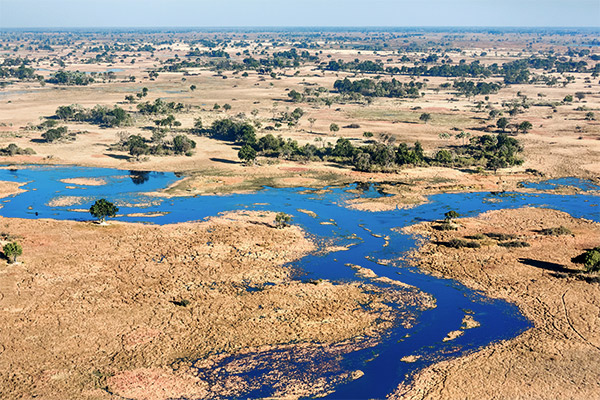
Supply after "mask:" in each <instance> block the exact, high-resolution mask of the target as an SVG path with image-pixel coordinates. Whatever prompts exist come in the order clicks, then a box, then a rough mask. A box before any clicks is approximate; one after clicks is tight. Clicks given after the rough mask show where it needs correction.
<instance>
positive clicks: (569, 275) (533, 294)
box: [391, 208, 600, 399]
mask: <svg viewBox="0 0 600 400" xmlns="http://www.w3.org/2000/svg"><path fill="white" fill-rule="evenodd" d="M457 222H458V224H459V228H458V230H456V231H440V230H436V229H435V227H436V224H435V223H421V224H418V225H415V226H413V227H410V228H407V229H406V230H407V231H408V232H411V233H414V234H417V235H423V236H426V237H427V238H428V240H427V241H425V242H424V244H423V246H422V247H421V248H420V249H419V250H418V251H417V252H415V254H414V256H415V263H416V264H417V265H418V266H419V267H420V268H421V269H423V270H425V271H429V272H431V273H433V274H435V275H442V276H445V277H448V278H452V279H455V280H458V281H460V282H461V283H463V284H465V285H466V286H468V287H470V288H473V289H475V290H481V291H482V292H484V293H485V294H486V295H487V296H490V297H495V298H502V299H506V300H508V301H511V302H513V303H515V304H516V305H517V306H518V307H519V308H520V310H521V312H522V313H523V314H524V315H525V316H526V317H527V318H529V319H530V320H531V321H532V322H533V324H534V328H532V329H530V330H528V331H527V332H525V333H523V334H522V335H520V336H518V337H517V338H515V339H512V340H508V341H505V342H501V343H496V344H493V345H491V346H488V347H486V348H483V349H481V350H479V351H477V352H475V353H472V354H470V355H467V356H464V357H460V358H457V359H451V360H448V361H442V362H440V363H438V364H434V365H432V366H431V367H428V368H426V369H425V370H424V371H422V372H419V373H418V374H417V375H416V376H415V380H414V382H412V383H411V384H410V385H401V386H400V387H399V388H398V389H397V391H396V392H395V394H394V395H393V396H391V397H392V398H398V399H400V398H401V399H425V398H426V399H449V398H463V399H495V398H510V399H523V398H527V399H548V398H553V399H591V398H598V397H600V379H599V373H600V372H599V371H600V361H599V360H600V320H599V319H598V310H599V309H600V285H599V283H598V277H597V275H587V274H582V273H581V266H580V265H577V264H573V263H572V262H571V258H572V257H575V256H577V255H579V254H581V253H582V252H583V251H584V250H585V249H589V248H592V247H595V246H598V245H600V224H598V223H594V222H590V221H587V220H582V219H575V218H572V217H571V216H569V215H568V214H565V213H563V212H559V211H555V210H547V209H535V208H521V209H516V210H499V211H492V212H487V213H484V214H482V215H480V216H479V217H476V218H465V219H460V220H458V221H457ZM559 226H564V227H566V228H568V229H569V230H570V231H571V232H572V235H571V234H568V235H561V236H547V235H543V234H542V233H541V229H545V228H555V227H559ZM487 233H496V234H509V235H517V236H516V238H515V239H514V240H517V241H525V242H527V243H528V244H529V247H521V248H506V247H501V246H498V245H497V243H498V242H497V241H496V240H492V239H490V238H489V237H485V238H483V239H481V236H479V235H481V234H483V235H485V234H487ZM492 236H493V235H492ZM465 237H467V238H468V237H471V238H480V239H466V240H472V241H475V242H479V244H480V245H481V247H480V248H461V249H455V248H451V247H447V246H445V245H444V243H447V242H448V241H450V240H451V239H454V238H457V239H464V238H465Z"/></svg>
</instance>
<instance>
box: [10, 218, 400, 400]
mask: <svg viewBox="0 0 600 400" xmlns="http://www.w3.org/2000/svg"><path fill="white" fill-rule="evenodd" d="M273 219H274V214H273V213H267V212H263V213H257V212H244V213H228V214H225V215H222V216H220V217H215V218H211V219H209V220H207V221H204V222H199V223H181V224H176V225H164V226H153V225H142V224H128V223H120V222H112V223H111V224H110V225H109V226H99V225H97V224H95V223H90V222H74V221H55V220H27V219H11V218H0V222H1V223H2V224H3V231H5V232H7V233H9V234H10V235H11V237H13V238H17V239H18V241H19V242H20V243H21V244H22V245H23V249H24V254H23V256H22V257H21V258H20V261H21V262H22V263H21V264H19V265H10V264H6V263H5V264H4V265H2V266H1V267H0V288H2V290H1V292H0V306H1V308H0V324H1V325H2V326H3V329H2V330H1V331H0V343H2V347H1V349H0V350H1V351H0V397H3V398H4V397H6V398H9V397H10V398H16V397H24V398H29V397H36V396H37V397H42V398H44V399H64V398H80V399H108V398H113V397H114V396H113V395H111V394H110V393H114V394H115V395H124V396H126V397H128V398H135V399H150V398H167V397H181V396H195V395H198V396H205V395H215V394H218V393H221V394H223V393H226V395H227V396H235V395H236V393H239V392H240V390H241V391H243V390H244V389H247V385H246V386H245V385H244V384H243V383H241V382H239V381H236V380H235V379H233V380H230V381H227V384H226V385H225V384H223V385H222V387H208V384H207V382H206V381H205V380H203V379H202V377H198V376H197V375H196V376H194V375H192V374H190V373H189V368H183V367H182V368H178V369H177V370H173V368H172V367H173V366H174V365H176V364H173V363H174V362H175V361H177V360H193V359H198V358H203V357H206V356H208V355H211V354H222V355H227V354H236V353H237V352H239V351H240V350H242V349H245V351H248V350H249V349H265V348H278V347H280V346H295V345H294V343H297V344H298V346H300V347H299V349H300V350H298V351H302V348H305V350H304V351H305V355H306V356H307V357H312V356H314V355H315V354H320V355H322V354H324V353H327V352H328V351H329V353H330V354H332V355H338V356H339V355H340V354H344V353H346V352H350V351H353V350H356V348H357V347H365V346H371V345H374V344H375V343H376V341H377V338H378V335H379V333H380V332H382V331H383V330H385V329H387V328H389V327H390V326H391V324H392V321H393V319H394V317H393V315H392V313H391V309H390V307H389V306H387V305H385V304H384V301H385V295H382V294H381V293H378V290H377V289H376V288H374V287H371V286H369V285H363V284H359V283H346V284H333V283H330V282H328V281H308V282H302V281H298V280H294V279H293V277H294V274H296V271H294V270H293V269H291V268H289V267H286V266H285V264H286V263H288V262H291V261H294V260H298V259H299V258H301V257H303V256H305V255H306V254H308V253H311V252H314V251H316V250H317V247H316V245H315V243H314V242H313V240H312V239H310V238H309V237H308V236H307V235H306V233H305V232H304V231H303V230H302V229H300V228H299V227H296V226H291V227H288V228H285V229H276V228H274V227H273V226H272V225H271V224H272V223H273ZM302 344H304V345H302ZM303 346H304V347H303ZM311 346H312V347H311ZM310 349H313V350H312V352H311V351H310ZM328 349H329V350H328ZM315 352H316V353H315ZM219 357H221V356H219ZM336 357H337V356H336ZM336 357H333V359H334V360H335V358H336ZM211 360H212V358H210V357H209V358H208V359H207V361H206V362H208V363H209V364H210V363H211V362H213V363H214V362H215V361H214V360H213V361H211ZM248 365H252V364H248ZM188 367H189V365H188ZM231 368H234V369H235V368H237V367H236V366H235V365H233V366H231ZM323 368H325V367H324V366H323ZM208 369H209V370H211V369H210V368H208ZM184 370H185V372H183V371H184ZM219 370H221V369H219ZM217 372H218V371H217ZM222 372H223V371H221V372H219V373H222ZM357 374H358V372H357ZM338 378H339V379H352V376H349V373H346V375H340V376H338ZM225 381H226V380H225ZM225 381H223V382H225ZM141 382H142V383H143V382H147V383H149V382H152V384H151V385H150V384H148V385H143V384H142V385H141V386H140V383H141ZM306 384H307V383H306V382H305V385H304V387H299V386H298V385H296V387H295V390H296V392H297V393H312V392H314V391H311V390H312V389H311V388H310V386H309V387H306ZM321 384H322V385H321V386H322V387H323V390H326V387H327V385H325V384H324V383H323V382H321ZM284 389H285V388H281V393H282V394H286V393H287V394H289V392H285V390H284ZM301 389H303V390H304V392H302V390H301Z"/></svg>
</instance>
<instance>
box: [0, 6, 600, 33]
mask: <svg viewBox="0 0 600 400" xmlns="http://www.w3.org/2000/svg"><path fill="white" fill-rule="evenodd" d="M216 26H223V27H233V26H396V27H399V26H569V27H576V26H592V27H598V26H600V0H293V1H292V0H211V1H207V0H0V28H12V27H216Z"/></svg>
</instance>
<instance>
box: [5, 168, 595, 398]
mask: <svg viewBox="0 0 600 400" xmlns="http://www.w3.org/2000/svg"><path fill="white" fill-rule="evenodd" d="M68 178H96V179H101V180H103V181H104V182H105V184H104V185H98V186H86V185H78V184H73V183H64V182H62V181H61V180H63V179H68ZM177 179H178V177H177V176H176V175H175V174H173V173H158V172H128V171H119V170H112V169H100V168H82V167H38V166H28V167H19V168H14V169H2V170H0V180H2V181H14V182H27V184H26V185H24V186H22V188H23V189H25V190H26V192H23V193H20V194H18V195H15V196H12V197H9V198H6V199H3V200H0V201H1V203H0V204H2V205H3V206H2V208H1V209H0V215H2V216H5V217H19V218H54V219H75V220H89V219H90V216H89V214H87V213H85V210H86V209H89V207H90V205H91V204H92V203H93V202H94V201H95V200H96V199H98V198H102V197H104V198H107V199H109V200H111V201H114V202H116V203H117V205H118V206H119V208H120V214H121V215H120V216H118V217H117V219H118V220H122V221H129V222H146V223H154V224H169V223H177V222H184V221H194V220H201V219H204V218H206V217H210V216H214V215H217V214H218V213H220V212H226V211H232V210H259V211H260V210H269V211H283V212H286V213H288V214H291V215H293V223H295V224H299V225H301V226H302V227H303V228H304V229H306V231H308V232H309V233H311V234H312V235H315V236H316V237H319V238H333V239H334V240H335V241H336V243H339V244H345V245H350V246H348V250H346V251H338V252H334V253H329V254H326V255H309V256H307V257H305V258H303V259H302V260H300V261H299V262H297V263H294V264H293V267H295V268H298V269H299V270H301V271H303V273H302V274H301V276H300V277H299V278H298V279H328V280H332V281H365V282H367V283H369V284H374V285H377V286H380V287H386V286H387V287H389V284H387V283H382V282H375V281H372V280H370V279H368V278H362V277H360V276H357V275H356V271H355V270H354V269H352V268H351V267H349V266H348V265H347V264H355V265H360V266H362V267H365V268H369V269H371V270H373V271H374V272H375V274H377V275H378V276H380V277H388V278H391V279H393V280H399V281H401V282H404V283H406V284H409V285H413V286H416V287H418V288H419V289H420V290H422V291H424V292H426V293H429V294H431V295H433V296H434V297H435V299H436V304H437V306H436V307H435V308H432V309H428V310H426V311H415V312H416V313H417V315H418V319H417V323H416V324H414V326H413V327H412V328H404V327H402V326H400V325H398V326H396V327H394V328H393V329H391V330H390V331H389V332H387V333H386V334H385V335H384V337H383V339H382V340H381V342H380V343H379V344H378V345H377V346H375V347H371V348H366V349H363V350H357V351H354V352H352V353H350V354H347V355H345V356H344V358H343V361H342V365H343V367H344V368H345V369H347V370H348V371H354V370H358V369H359V370H361V371H362V372H364V375H363V376H362V377H360V378H359V379H355V380H352V381H346V382H344V383H341V384H339V385H338V386H337V387H335V391H334V392H333V393H332V394H330V395H329V396H328V397H330V398H382V397H385V396H386V395H387V394H389V393H391V392H392V391H393V390H394V389H395V388H396V387H397V385H398V384H399V383H400V382H402V381H404V380H405V379H407V377H408V376H410V374H411V373H412V372H414V371H416V370H418V369H421V368H423V367H425V366H427V365H429V364H431V363H432V362H436V361H439V360H441V359H444V358H448V357H454V356H458V355H462V354H465V353H467V352H471V351H474V350H476V349H478V348H480V347H481V346H486V345H489V344H490V343H493V342H496V341H499V340H504V339H510V338H513V337H515V336H516V335H518V334H519V333H521V332H523V331H524V330H526V329H528V328H529V327H531V324H530V322H529V321H528V320H526V319H525V318H524V317H523V316H522V315H521V314H520V313H519V311H518V309H517V308H516V307H515V306H514V305H512V304H509V303H507V302H505V301H501V300H494V299H489V298H486V297H484V296H482V295H481V294H480V293H477V292H474V291H472V290H470V289H467V288H465V287H464V286H462V285H460V284H458V283H457V282H454V281H451V280H446V279H440V278H436V277H433V276H431V275H427V274H424V273H421V272H420V271H419V270H417V269H415V268H411V267H409V266H407V265H406V264H405V262H404V261H402V258H403V256H404V255H405V254H406V252H407V251H409V250H411V249H413V248H414V247H415V238H413V237H411V236H409V235H405V234H402V233H399V232H398V231H397V230H394V229H393V228H399V227H405V226H409V225H412V224H415V223H418V222H420V221H431V220H436V219H439V218H440V217H441V216H443V214H444V213H445V212H446V211H448V210H450V209H453V210H455V211H457V212H458V213H460V214H461V215H462V216H474V215H477V214H479V213H482V212H485V211H488V210H495V209H502V208H518V207H524V206H534V207H547V208H553V209H557V210H561V211H565V212H567V213H569V214H571V215H573V216H574V217H579V218H587V219H590V220H594V221H600V209H599V207H598V204H599V203H600V198H599V197H598V196H596V195H595V194H594V193H586V194H571V195H564V194H562V195H561V194H551V193H538V194H530V193H527V194H526V193H502V194H495V195H494V194H491V193H455V194H439V195H435V196H431V197H430V199H429V202H428V203H427V204H423V205H421V206H418V207H415V208H411V209H397V210H392V211H383V212H365V211H359V210H353V209H350V208H347V207H345V206H344V203H345V202H346V201H347V200H349V199H352V198H355V197H357V196H369V197H377V196H383V195H385V194H384V193H380V192H378V191H377V187H376V186H366V187H365V186H364V185H359V186H357V185H350V186H348V187H344V188H328V190H319V191H314V190H309V189H298V188H293V189H274V188H264V189H263V190H260V191H258V192H256V193H251V194H234V195H226V196H197V197H174V198H162V197H154V196H148V195H146V194H144V193H148V192H152V191H157V190H160V189H162V188H165V187H167V186H168V185H169V184H172V183H173V182H174V181H176V180H177ZM561 184H569V185H574V186H579V187H581V188H584V189H585V190H592V191H595V192H596V193H597V191H598V190H599V189H600V187H598V186H596V185H593V184H591V183H590V182H586V181H575V180H569V181H564V182H561V181H557V182H549V183H546V184H542V185H538V186H532V187H534V188H538V189H544V190H548V189H553V188H555V187H556V186H557V185H561ZM61 199H62V200H63V202H62V203H61V202H60V201H56V200H61ZM53 200H54V201H53ZM61 204H63V205H61ZM299 210H309V211H312V212H313V213H315V214H316V216H315V215H310V214H307V213H305V212H300V211H299ZM379 260H395V261H393V262H391V263H388V264H384V263H381V262H378V261H379ZM251 289H252V288H251V287H249V290H251ZM395 290H401V289H395ZM392 306H394V305H392ZM466 312H468V313H470V314H471V315H472V316H473V318H474V319H475V320H476V321H478V322H479V323H480V324H481V326H479V327H477V328H474V329H468V330H464V334H463V335H462V336H460V337H458V338H456V339H454V340H452V341H447V342H444V341H443V338H444V337H445V336H446V335H447V334H448V332H451V331H455V330H457V329H460V328H461V324H462V320H463V317H464V316H465V313H466ZM273 351H285V350H273ZM271 355H272V354H271ZM409 355H416V356H419V358H418V359H417V361H416V362H412V363H407V362H403V361H401V358H403V357H405V356H409ZM250 356H252V357H256V356H257V355H256V354H254V355H232V356H230V357H229V358H226V359H225V360H223V363H226V362H230V361H231V360H232V359H237V360H239V361H242V362H243V357H250ZM259 356H260V357H263V358H265V359H268V357H269V356H270V354H268V353H265V354H261V355H259ZM288 358H289V360H290V361H289V362H290V363H294V362H295V361H294V354H293V351H292V350H290V354H289V355H288ZM298 362H299V361H298ZM312 362H313V363H318V362H319V360H318V359H314V360H312ZM263 365H266V366H265V367H263V368H264V369H268V368H269V367H268V363H266V364H263ZM200 372H203V371H200ZM262 372H264V371H256V370H255V371H252V372H250V373H248V372H241V373H240V377H241V378H243V379H246V380H248V381H252V380H254V385H253V386H252V385H251V386H252V390H249V391H248V392H247V393H244V394H243V396H244V397H264V396H269V395H271V394H272V393H273V388H272V386H271V383H270V382H268V381H264V382H263V383H262V384H261V382H257V381H260V379H261V376H263V375H261V373H262ZM203 376H204V377H206V378H207V379H218V377H212V378H211V376H212V375H211V374H210V373H208V372H207V371H204V372H203Z"/></svg>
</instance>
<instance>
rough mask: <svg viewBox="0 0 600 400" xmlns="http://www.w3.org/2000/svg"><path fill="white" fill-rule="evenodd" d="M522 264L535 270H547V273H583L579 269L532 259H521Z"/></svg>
mask: <svg viewBox="0 0 600 400" xmlns="http://www.w3.org/2000/svg"><path fill="white" fill-rule="evenodd" d="M519 262H520V263H521V264H525V265H529V266H532V267H535V268H540V269H545V270H546V271H552V272H560V273H563V274H576V273H579V272H581V271H579V270H577V269H572V268H567V267H565V266H564V265H562V264H557V263H553V262H548V261H541V260H534V259H531V258H519Z"/></svg>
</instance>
